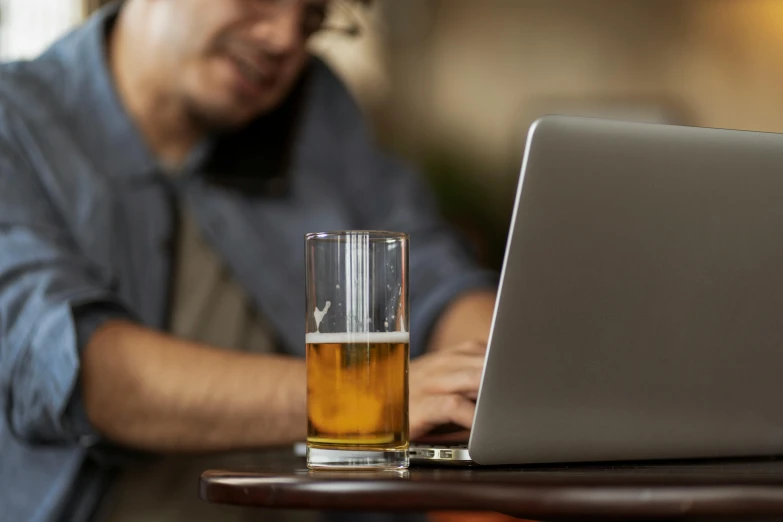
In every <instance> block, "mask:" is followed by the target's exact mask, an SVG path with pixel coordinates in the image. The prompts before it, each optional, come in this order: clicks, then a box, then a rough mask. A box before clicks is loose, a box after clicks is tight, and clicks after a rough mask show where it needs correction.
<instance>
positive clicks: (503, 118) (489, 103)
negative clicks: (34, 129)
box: [0, 0, 783, 268]
mask: <svg viewBox="0 0 783 522" xmlns="http://www.w3.org/2000/svg"><path fill="white" fill-rule="evenodd" d="M100 3H102V2H101V0H0V59H2V60H15V59H24V58H29V57H32V56H35V55H36V54H37V53H39V52H40V51H41V50H42V49H44V48H45V47H46V46H47V45H48V44H49V43H51V42H52V41H53V40H54V39H55V38H57V37H58V36H60V35H61V34H62V33H64V32H66V31H67V30H68V29H69V28H71V27H73V26H74V25H75V24H78V23H79V22H80V21H81V20H82V19H84V17H85V16H87V15H88V14H89V12H90V11H91V10H92V9H94V8H95V7H97V6H98V5H99V4H100ZM329 24H330V26H335V27H343V28H345V27H350V28H358V31H354V32H355V33H357V34H356V35H355V36H346V34H345V31H327V32H325V33H324V34H323V35H320V36H318V37H317V38H316V39H315V40H314V41H313V49H314V51H315V52H317V53H318V54H320V55H322V56H324V57H325V58H326V59H327V60H328V61H329V62H330V63H332V64H333V66H334V67H335V68H336V69H337V71H338V73H339V74H340V75H341V76H342V77H343V78H344V79H345V81H346V82H347V83H348V84H349V86H350V87H351V89H352V90H353V91H354V93H355V94H356V96H357V97H358V99H359V100H360V103H361V104H362V105H363V107H364V108H365V110H366V111H367V114H368V116H370V117H371V119H372V122H373V124H374V125H375V127H376V130H377V134H378V138H379V140H380V142H381V144H382V145H383V146H384V147H385V148H387V149H390V150H392V151H394V152H396V153H398V154H400V155H402V156H403V157H405V158H406V159H407V160H408V161H409V162H412V163H413V164H415V165H417V166H419V167H420V168H421V169H422V170H423V171H424V173H425V174H426V175H427V177H428V179H429V180H430V182H431V183H432V185H433V187H434V188H435V190H436V193H437V195H438V198H439V199H440V202H441V206H442V209H443V211H444V212H445V213H446V215H447V216H448V217H449V219H451V220H452V221H453V222H454V223H455V224H457V225H458V226H459V228H460V229H461V230H462V232H463V233H464V234H465V235H466V237H467V238H468V239H469V240H470V241H471V242H472V243H473V244H474V245H475V248H476V250H477V252H478V253H479V255H480V256H481V258H482V259H483V261H484V262H485V263H486V264H488V265H489V266H492V267H496V268H497V267H499V266H500V262H501V261H502V254H503V248H504V246H505V235H506V231H507V229H508V222H509V218H510V212H511V206H512V204H513V198H514V191H515V185H516V181H517V176H518V172H519V166H520V162H521V155H522V150H523V145H524V139H525V134H526V129H527V128H528V126H529V125H530V123H531V122H532V121H533V120H534V119H535V118H537V117H538V116H540V115H542V114H547V113H568V114H576V115H593V116H608V117H614V118H623V119H632V120H642V121H653V122H668V123H675V124H684V125H695V126H708V127H723V128H734V129H749V130H760V131H770V132H783V0H589V1H586V0H480V1H479V0H376V1H375V3H373V4H372V6H371V7H369V8H364V7H359V6H356V5H354V4H352V3H349V2H345V1H343V2H336V3H335V4H334V8H333V9H332V14H331V20H330V22H329Z"/></svg>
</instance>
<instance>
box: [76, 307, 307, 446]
mask: <svg viewBox="0 0 783 522" xmlns="http://www.w3.org/2000/svg"><path fill="white" fill-rule="evenodd" d="M82 385H83V394H84V403H85V408H86V410H87V415H88V417H89V419H90V421H91V422H92V424H93V425H94V426H95V427H96V428H97V429H98V430H99V431H100V432H101V433H102V434H103V435H105V436H106V437H108V438H109V439H111V440H113V441H115V442H117V443H120V444H124V445H126V446H130V447H133V448H137V449H142V450H147V451H158V452H170V451H221V450H229V449H249V448H256V447H260V446H269V445H277V444H287V443H290V442H292V441H295V440H301V439H303V438H304V436H305V432H306V411H305V397H306V374H305V364H304V361H301V360H296V359H291V358H286V357H277V356H259V355H253V354H247V353H241V352H235V351H229V350H219V349H215V348H211V347H208V346H204V345H199V344H195V343H191V342H187V341H182V340H179V339H175V338H173V337H170V336H167V335H164V334H160V333H157V332H154V331H151V330H148V329H146V328H143V327H140V326H137V325H135V324H132V323H128V322H123V321H110V322H108V323H107V324H106V325H104V326H102V327H101V328H100V329H99V330H98V331H97V332H96V333H95V335H93V337H92V338H91V339H90V342H89V344H88V346H87V348H86V349H85V351H84V353H83V355H82Z"/></svg>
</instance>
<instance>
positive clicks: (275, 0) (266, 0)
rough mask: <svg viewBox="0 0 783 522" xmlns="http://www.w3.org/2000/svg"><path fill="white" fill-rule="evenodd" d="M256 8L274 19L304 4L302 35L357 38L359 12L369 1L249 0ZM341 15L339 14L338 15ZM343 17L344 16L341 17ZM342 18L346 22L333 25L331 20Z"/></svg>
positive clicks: (359, 26) (259, 13) (260, 12)
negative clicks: (331, 35)
mask: <svg viewBox="0 0 783 522" xmlns="http://www.w3.org/2000/svg"><path fill="white" fill-rule="evenodd" d="M248 1H249V2H251V3H252V5H253V6H254V7H255V12H256V13H257V15H258V16H261V17H263V18H273V17H275V16H277V15H279V14H280V11H281V10H282V9H284V8H286V7H291V6H294V5H298V4H299V3H300V2H302V3H303V4H304V5H303V8H304V16H303V18H302V34H303V35H304V36H305V37H309V36H312V35H313V34H315V33H319V32H330V33H337V34H341V35H344V36H349V37H356V36H359V35H360V34H361V24H360V20H359V16H358V14H357V10H358V9H359V8H360V7H359V5H362V6H364V5H367V4H369V1H368V0H330V1H328V2H323V1H321V2H312V1H308V0H248ZM338 13H339V14H338ZM340 14H341V15H343V16H340ZM335 17H340V18H344V19H345V20H346V21H345V22H342V23H340V24H339V25H333V24H331V23H330V22H329V20H331V19H333V18H335Z"/></svg>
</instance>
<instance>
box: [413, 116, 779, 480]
mask: <svg viewBox="0 0 783 522" xmlns="http://www.w3.org/2000/svg"><path fill="white" fill-rule="evenodd" d="M781 454H783V135H776V134H764V133H758V132H741V131H730V130H716V129H702V128H688V127H676V126H667V125H652V124H641V123H629V122H618V121H605V120H596V119H583V118H572V117H564V116H551V117H545V118H543V119H540V120H538V121H537V122H536V123H534V124H533V126H532V127H531V129H530V132H529V134H528V140H527V146H526V150H525V155H524V161H523V165H522V173H521V176H520V180H519V187H518V192H517V198H516V206H515V210H514V214H513V219H512V223H511V230H510V233H509V239H508V245H507V251H506V256H505V261H504V266H503V271H502V278H501V283H500V291H499V295H498V300H497V306H496V310H495V317H494V320H493V325H492V331H491V336H490V341H489V349H488V353H487V358H486V364H485V369H484V374H483V379H482V384H481V389H480V393H479V396H478V402H477V410H476V417H475V421H474V425H473V430H472V432H471V436H470V441H469V444H468V446H467V448H465V447H451V446H422V445H414V446H413V447H412V448H411V460H412V462H414V463H422V462H438V463H446V462H452V463H477V464H480V465H522V464H544V463H555V462H559V463H571V462H573V463H575V462H591V461H592V462H595V461H604V462H605V461H622V460H651V459H652V460H654V459H680V458H720V457H751V456H768V455H769V456H771V455H781Z"/></svg>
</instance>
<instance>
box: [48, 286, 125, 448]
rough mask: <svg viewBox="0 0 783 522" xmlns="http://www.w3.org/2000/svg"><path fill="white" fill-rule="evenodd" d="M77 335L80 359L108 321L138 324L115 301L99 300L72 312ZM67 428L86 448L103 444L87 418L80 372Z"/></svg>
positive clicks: (65, 423)
mask: <svg viewBox="0 0 783 522" xmlns="http://www.w3.org/2000/svg"><path fill="white" fill-rule="evenodd" d="M71 313H72V315H73V321H74V326H75V333H76V347H77V350H78V354H79V358H80V359H81V355H82V353H84V350H85V348H87V344H88V343H89V342H90V339H91V338H92V336H93V335H94V334H95V332H96V331H97V330H98V328H100V327H101V326H102V325H103V324H104V323H106V321H110V320H129V321H135V318H134V316H133V315H132V314H131V313H129V312H128V311H127V310H126V309H125V308H124V307H123V306H122V305H120V304H117V303H115V302H112V301H98V302H90V303H85V304H80V305H77V306H74V307H73V308H72V309H71ZM62 425H63V427H64V429H65V430H66V431H67V432H68V433H69V434H71V436H72V437H73V438H74V439H75V440H77V441H78V442H79V444H81V445H82V446H84V447H92V446H95V445H96V444H98V443H99V442H100V441H101V436H100V435H99V434H98V433H97V431H95V428H93V426H92V424H90V421H89V418H88V417H87V410H86V408H85V407H84V396H83V393H82V379H81V373H80V374H79V377H77V379H76V384H75V385H74V388H73V390H72V392H71V396H70V398H69V399H68V404H67V406H66V408H65V413H64V415H63V419H62Z"/></svg>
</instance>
